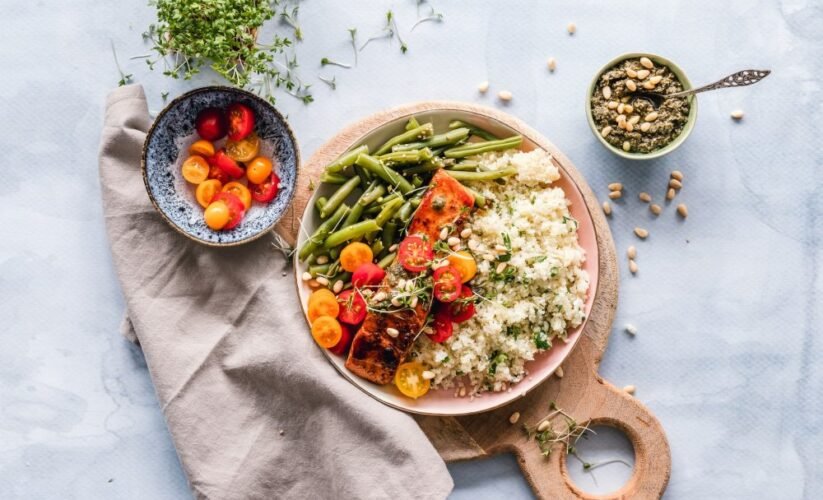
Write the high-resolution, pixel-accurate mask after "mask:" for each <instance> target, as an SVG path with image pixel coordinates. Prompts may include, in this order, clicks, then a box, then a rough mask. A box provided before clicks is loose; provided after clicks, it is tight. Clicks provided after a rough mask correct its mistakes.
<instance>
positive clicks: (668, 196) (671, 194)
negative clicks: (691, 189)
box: [666, 188, 677, 200]
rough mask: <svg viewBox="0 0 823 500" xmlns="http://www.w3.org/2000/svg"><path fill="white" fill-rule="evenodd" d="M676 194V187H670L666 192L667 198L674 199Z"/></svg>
mask: <svg viewBox="0 0 823 500" xmlns="http://www.w3.org/2000/svg"><path fill="white" fill-rule="evenodd" d="M676 194H677V191H675V190H674V188H669V190H668V191H667V192H666V199H667V200H673V199H674V195H676Z"/></svg>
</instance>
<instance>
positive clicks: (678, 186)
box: [669, 179, 683, 189]
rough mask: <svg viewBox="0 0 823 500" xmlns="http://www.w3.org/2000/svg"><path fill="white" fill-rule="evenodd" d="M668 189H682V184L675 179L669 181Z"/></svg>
mask: <svg viewBox="0 0 823 500" xmlns="http://www.w3.org/2000/svg"><path fill="white" fill-rule="evenodd" d="M669 187H670V188H675V189H682V188H683V183H682V182H680V181H679V180H677V179H669Z"/></svg>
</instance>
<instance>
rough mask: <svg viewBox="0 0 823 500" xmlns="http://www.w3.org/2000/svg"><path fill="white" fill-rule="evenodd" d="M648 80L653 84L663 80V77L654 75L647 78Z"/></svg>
mask: <svg viewBox="0 0 823 500" xmlns="http://www.w3.org/2000/svg"><path fill="white" fill-rule="evenodd" d="M649 81H650V82H652V83H653V84H655V85H657V84H658V83H660V82H661V81H663V77H662V76H660V75H654V76H653V77H651V78H649Z"/></svg>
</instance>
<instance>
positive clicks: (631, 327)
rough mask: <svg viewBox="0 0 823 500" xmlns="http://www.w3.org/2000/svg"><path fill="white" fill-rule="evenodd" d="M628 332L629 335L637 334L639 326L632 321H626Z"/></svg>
mask: <svg viewBox="0 0 823 500" xmlns="http://www.w3.org/2000/svg"><path fill="white" fill-rule="evenodd" d="M625 328H626V333H628V334H629V335H637V327H636V326H634V325H633V324H631V323H626V327H625Z"/></svg>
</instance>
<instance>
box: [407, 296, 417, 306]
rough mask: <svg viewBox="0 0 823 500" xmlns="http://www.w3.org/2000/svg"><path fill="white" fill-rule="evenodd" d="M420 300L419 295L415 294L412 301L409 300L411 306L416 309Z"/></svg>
mask: <svg viewBox="0 0 823 500" xmlns="http://www.w3.org/2000/svg"><path fill="white" fill-rule="evenodd" d="M418 302H419V300H418V298H417V295H415V296H414V297H412V299H411V302H409V307H411V308H412V309H414V308H415V307H417V303H418Z"/></svg>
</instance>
